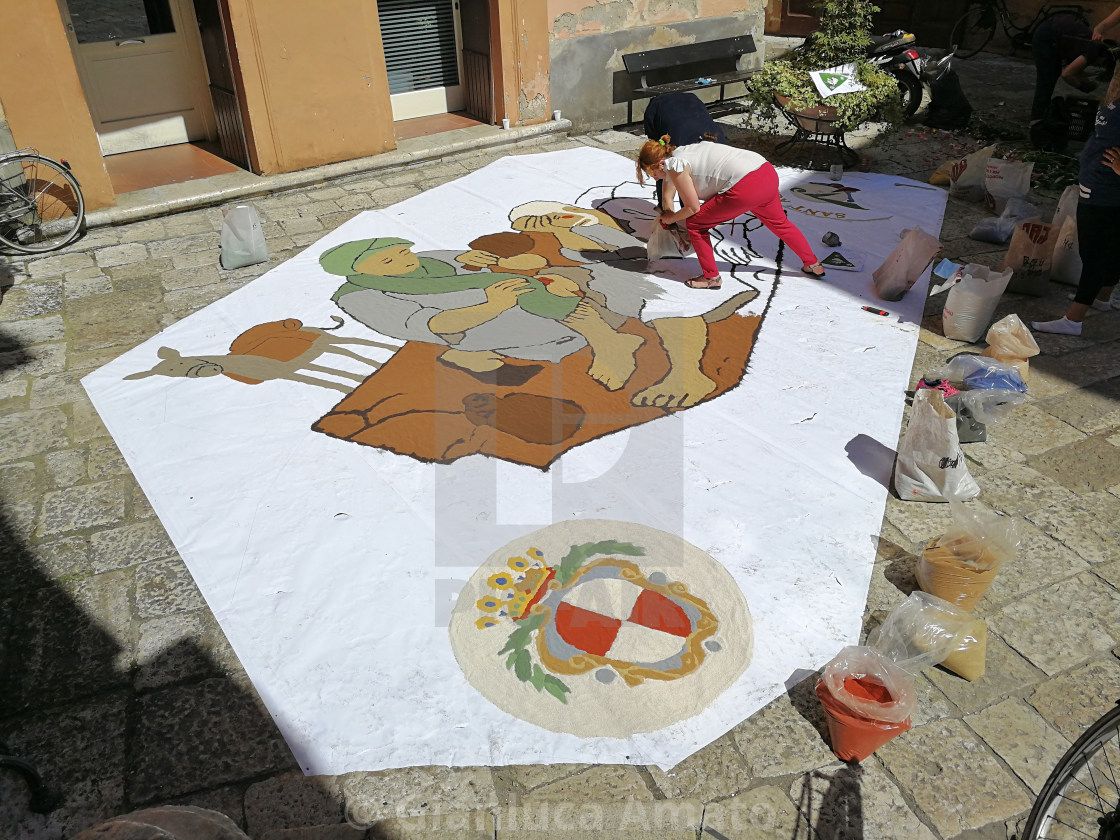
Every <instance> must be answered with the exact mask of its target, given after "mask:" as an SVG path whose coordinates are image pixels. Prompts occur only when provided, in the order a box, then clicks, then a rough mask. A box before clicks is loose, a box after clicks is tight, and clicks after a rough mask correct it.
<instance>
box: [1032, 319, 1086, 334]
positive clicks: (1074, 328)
mask: <svg viewBox="0 0 1120 840" xmlns="http://www.w3.org/2000/svg"><path fill="white" fill-rule="evenodd" d="M1031 326H1032V327H1033V328H1034V329H1036V330H1038V331H1039V332H1044V333H1057V334H1058V335H1081V322H1080V321H1071V320H1069V319H1068V318H1066V316H1065V315H1063V316H1062V317H1061V318H1058V319H1057V320H1055V321H1031Z"/></svg>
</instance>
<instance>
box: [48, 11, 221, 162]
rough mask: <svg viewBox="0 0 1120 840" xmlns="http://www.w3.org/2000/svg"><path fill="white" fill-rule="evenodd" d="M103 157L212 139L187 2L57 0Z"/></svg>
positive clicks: (197, 46)
mask: <svg viewBox="0 0 1120 840" xmlns="http://www.w3.org/2000/svg"><path fill="white" fill-rule="evenodd" d="M60 5H61V7H62V11H63V17H64V19H65V21H66V29H67V32H68V34H69V37H70V44H71V48H72V49H73V50H74V57H75V60H76V63H77V65H78V75H79V76H80V77H81V79H82V87H83V88H84V90H85V94H86V101H87V103H88V105H89V110H90V114H91V115H92V116H93V121H94V126H95V127H96V129H97V136H98V139H99V140H100V142H101V153H102V154H105V155H112V154H117V153H119V152H131V151H136V150H137V149H151V148H155V147H157V146H168V145H171V144H174V143H186V142H188V141H190V140H200V139H203V138H206V137H210V136H212V135H213V125H214V122H213V119H214V118H213V107H212V105H211V104H210V97H209V95H208V89H207V86H206V65H205V63H204V61H203V56H202V47H201V43H200V40H199V35H198V26H197V24H196V23H195V18H194V6H193V4H192V0H60Z"/></svg>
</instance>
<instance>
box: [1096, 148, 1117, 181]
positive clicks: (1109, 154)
mask: <svg viewBox="0 0 1120 840" xmlns="http://www.w3.org/2000/svg"><path fill="white" fill-rule="evenodd" d="M1101 163H1103V164H1104V165H1105V166H1107V167H1108V168H1109V169H1111V170H1112V171H1113V172H1115V173H1116V174H1117V175H1120V146H1113V147H1111V148H1109V149H1105V150H1104V156H1103V157H1102V158H1101Z"/></svg>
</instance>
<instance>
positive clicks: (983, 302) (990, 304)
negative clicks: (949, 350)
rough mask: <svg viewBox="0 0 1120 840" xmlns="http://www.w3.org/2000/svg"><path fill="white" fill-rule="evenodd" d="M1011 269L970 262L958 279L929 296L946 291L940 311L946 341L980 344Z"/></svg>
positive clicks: (940, 287) (942, 285)
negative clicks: (946, 294)
mask: <svg viewBox="0 0 1120 840" xmlns="http://www.w3.org/2000/svg"><path fill="white" fill-rule="evenodd" d="M1011 273H1012V272H1011V269H1010V268H1008V269H1004V270H1003V271H995V270H993V269H990V268H988V267H987V266H984V265H979V264H977V263H969V264H968V265H966V266H965V267H964V269H963V270H962V271H961V273H960V276H959V277H955V278H950V280H949V281H948V282H946V283H943V284H941V285H940V286H938V287H937V288H935V289H934V290H933V291H932V292H930V294H934V295H936V294H940V293H941V292H943V291H945V290H946V289H948V290H949V294H948V296H947V297H946V298H945V306H944V308H943V309H942V311H941V323H942V327H943V329H944V332H945V337H946V338H953V339H956V340H957V341H968V342H973V341H979V339H980V336H982V335H983V334H984V330H986V329H987V328H988V324H990V323H991V321H992V315H993V314H994V313H995V311H996V306H997V305H998V304H999V299H1000V296H1001V295H1002V294H1003V291H1004V289H1006V288H1007V283H1008V281H1009V280H1011Z"/></svg>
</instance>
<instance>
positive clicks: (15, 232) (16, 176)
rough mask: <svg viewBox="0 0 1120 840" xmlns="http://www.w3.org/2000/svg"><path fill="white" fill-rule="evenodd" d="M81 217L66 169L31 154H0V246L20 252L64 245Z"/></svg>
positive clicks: (80, 201) (81, 204)
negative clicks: (1, 155) (2, 156)
mask: <svg viewBox="0 0 1120 840" xmlns="http://www.w3.org/2000/svg"><path fill="white" fill-rule="evenodd" d="M85 215H86V203H85V199H84V198H83V197H82V188H81V187H80V186H79V185H78V181H77V179H76V178H75V177H74V176H73V175H71V174H70V170H69V169H67V168H66V167H65V166H63V165H62V164H60V163H57V162H56V161H53V160H51V159H50V158H47V157H43V156H42V155H40V154H36V153H34V152H23V153H20V154H15V155H12V156H10V157H7V158H0V244H3V245H6V246H7V247H8V248H10V249H12V250H13V251H17V252H19V253H21V254H41V253H44V252H46V251H53V250H55V249H56V248H62V247H63V246H65V245H69V244H70V243H71V242H73V241H74V239H75V238H77V236H78V233H79V232H80V231H81V227H82V221H83V220H84V219H85Z"/></svg>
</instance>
